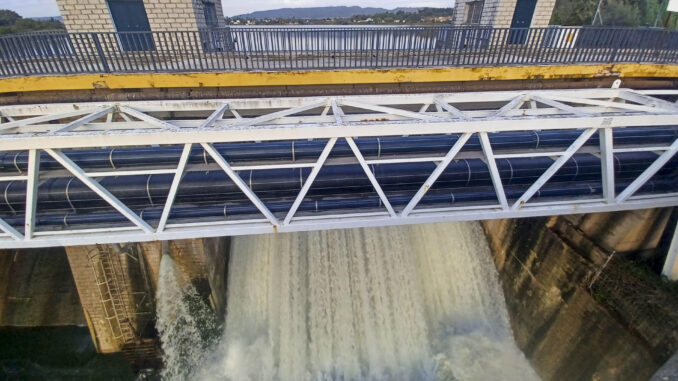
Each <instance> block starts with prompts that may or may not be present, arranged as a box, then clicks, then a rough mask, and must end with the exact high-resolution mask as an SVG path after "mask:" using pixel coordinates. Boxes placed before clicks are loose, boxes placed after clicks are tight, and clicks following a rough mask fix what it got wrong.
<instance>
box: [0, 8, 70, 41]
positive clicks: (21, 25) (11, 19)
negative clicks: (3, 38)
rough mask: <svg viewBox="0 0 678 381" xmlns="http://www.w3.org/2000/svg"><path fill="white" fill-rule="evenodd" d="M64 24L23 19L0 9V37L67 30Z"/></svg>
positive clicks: (53, 21)
mask: <svg viewBox="0 0 678 381" xmlns="http://www.w3.org/2000/svg"><path fill="white" fill-rule="evenodd" d="M65 29H66V28H65V27H64V24H62V23H61V22H59V21H57V20H33V19H27V18H23V17H21V15H19V14H18V13H16V12H14V11H10V10H7V9H0V35H3V34H13V33H24V32H32V31H40V30H65Z"/></svg>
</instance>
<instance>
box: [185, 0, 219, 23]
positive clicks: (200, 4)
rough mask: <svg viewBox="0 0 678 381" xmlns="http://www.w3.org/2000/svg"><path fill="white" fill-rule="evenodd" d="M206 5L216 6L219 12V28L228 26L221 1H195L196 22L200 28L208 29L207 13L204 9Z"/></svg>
mask: <svg viewBox="0 0 678 381" xmlns="http://www.w3.org/2000/svg"><path fill="white" fill-rule="evenodd" d="M205 3H212V4H214V6H215V8H216V11H217V25H218V26H219V27H224V26H226V20H225V19H224V17H223V14H224V11H223V8H222V7H221V1H220V0H193V10H194V11H195V20H196V23H197V25H198V28H205V27H207V23H206V22H205V12H204V9H203V8H204V4H205Z"/></svg>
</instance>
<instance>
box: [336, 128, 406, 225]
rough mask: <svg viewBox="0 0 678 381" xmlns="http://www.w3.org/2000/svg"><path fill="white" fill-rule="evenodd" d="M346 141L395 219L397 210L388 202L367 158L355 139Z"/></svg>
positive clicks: (347, 138) (348, 138)
mask: <svg viewBox="0 0 678 381" xmlns="http://www.w3.org/2000/svg"><path fill="white" fill-rule="evenodd" d="M345 139H346V142H347V143H348V145H349V146H350V147H351V150H352V151H353V154H354V155H355V157H356V158H357V159H358V162H359V163H360V166H361V167H362V169H363V171H364V172H365V174H366V175H367V178H369V179H370V183H372V187H374V190H375V191H376V192H377V194H378V195H379V199H381V203H382V204H384V207H385V208H386V210H388V213H389V214H390V215H391V217H395V216H396V212H395V210H393V207H392V206H391V202H389V201H388V198H387V197H386V193H384V190H383V189H381V185H379V182H378V181H377V178H376V177H374V173H373V172H372V170H371V169H370V166H369V165H368V164H367V163H366V162H365V158H364V157H363V154H362V153H361V152H360V149H359V148H358V146H357V145H356V144H355V141H353V138H350V137H346V138H345Z"/></svg>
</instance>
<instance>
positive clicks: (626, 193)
mask: <svg viewBox="0 0 678 381" xmlns="http://www.w3.org/2000/svg"><path fill="white" fill-rule="evenodd" d="M676 152H678V139H676V140H675V141H674V142H673V144H671V146H670V147H669V149H668V150H666V151H664V153H662V154H661V155H659V157H658V158H657V159H656V160H655V161H654V162H653V163H652V164H650V166H649V167H647V169H645V171H643V173H641V174H640V175H639V176H638V177H636V179H635V180H633V182H632V183H631V184H629V186H628V187H626V189H624V190H623V191H622V192H621V193H620V194H619V196H617V198H616V199H615V201H616V202H617V203H622V202H624V201H626V200H627V199H628V198H629V197H631V196H633V194H634V193H636V192H637V191H638V189H640V188H641V187H642V186H643V185H645V183H646V182H647V181H648V180H650V179H651V178H652V176H654V174H655V173H657V172H659V170H660V169H662V167H664V164H666V163H668V161H669V160H671V158H673V156H674V155H675V154H676Z"/></svg>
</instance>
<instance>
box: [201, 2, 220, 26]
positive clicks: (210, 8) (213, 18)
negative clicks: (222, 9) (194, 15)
mask: <svg viewBox="0 0 678 381" xmlns="http://www.w3.org/2000/svg"><path fill="white" fill-rule="evenodd" d="M202 6H203V12H204V13H205V24H206V25H207V27H209V28H214V27H217V26H218V25H219V21H218V20H217V7H216V6H215V5H214V3H210V2H207V1H203V2H202Z"/></svg>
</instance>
